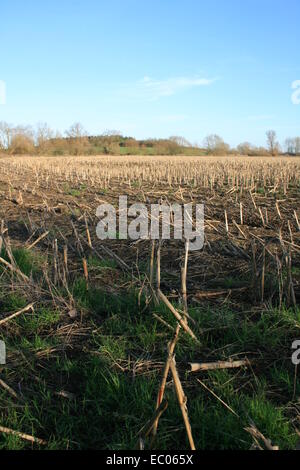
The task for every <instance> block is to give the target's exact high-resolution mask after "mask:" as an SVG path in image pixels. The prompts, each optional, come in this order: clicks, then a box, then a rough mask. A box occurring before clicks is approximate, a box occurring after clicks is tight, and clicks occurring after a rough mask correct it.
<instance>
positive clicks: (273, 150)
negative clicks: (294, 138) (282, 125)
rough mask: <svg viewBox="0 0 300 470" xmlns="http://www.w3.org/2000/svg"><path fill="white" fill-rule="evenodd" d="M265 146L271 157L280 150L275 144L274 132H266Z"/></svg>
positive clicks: (276, 143)
mask: <svg viewBox="0 0 300 470" xmlns="http://www.w3.org/2000/svg"><path fill="white" fill-rule="evenodd" d="M266 135H267V145H268V150H269V152H270V154H271V155H277V154H278V153H279V150H280V146H279V143H278V142H277V135H276V132H275V131H273V130H270V131H267V133H266Z"/></svg>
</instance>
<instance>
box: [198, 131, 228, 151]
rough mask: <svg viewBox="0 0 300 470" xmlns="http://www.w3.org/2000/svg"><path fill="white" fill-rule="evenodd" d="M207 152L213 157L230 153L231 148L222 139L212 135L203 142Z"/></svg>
mask: <svg viewBox="0 0 300 470" xmlns="http://www.w3.org/2000/svg"><path fill="white" fill-rule="evenodd" d="M203 145H204V147H205V148H206V150H207V152H208V153H209V154H212V155H222V154H224V155H225V154H227V153H228V152H229V151H230V146H229V145H228V144H226V143H225V142H224V140H223V139H222V137H220V136H218V135H216V134H211V135H208V136H207V137H206V138H205V139H204V142H203Z"/></svg>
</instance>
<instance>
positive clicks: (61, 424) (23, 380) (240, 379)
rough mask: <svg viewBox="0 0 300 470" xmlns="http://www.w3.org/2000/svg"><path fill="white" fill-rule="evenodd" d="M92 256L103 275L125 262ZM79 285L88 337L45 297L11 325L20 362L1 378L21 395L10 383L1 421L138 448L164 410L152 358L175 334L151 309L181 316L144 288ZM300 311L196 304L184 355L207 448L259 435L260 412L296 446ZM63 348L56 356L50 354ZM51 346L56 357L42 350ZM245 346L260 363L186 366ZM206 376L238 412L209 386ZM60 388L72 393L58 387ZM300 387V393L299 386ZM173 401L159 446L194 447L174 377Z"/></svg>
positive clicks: (10, 304)
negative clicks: (148, 297)
mask: <svg viewBox="0 0 300 470" xmlns="http://www.w3.org/2000/svg"><path fill="white" fill-rule="evenodd" d="M89 263H90V265H91V266H94V267H95V268H97V269H99V270H100V271H101V270H106V269H115V266H112V265H111V263H110V262H106V261H103V262H102V261H100V262H99V261H98V260H95V259H93V258H90V260H89ZM71 290H72V294H73V296H74V299H75V302H76V306H77V308H79V309H82V310H83V311H84V312H85V317H84V318H85V319H84V323H83V324H82V325H80V324H78V325H77V328H79V330H78V331H80V328H84V327H87V326H88V327H89V328H90V331H89V333H88V334H87V335H86V336H82V337H80V336H76V335H75V336H72V334H71V333H70V336H68V335H67V334H66V335H58V334H57V332H58V330H59V328H60V326H61V325H63V324H65V325H67V324H68V320H67V318H66V313H64V312H61V311H60V310H59V309H53V308H49V307H48V306H46V305H43V304H42V303H41V305H37V307H36V309H35V311H34V312H33V313H28V314H24V315H23V316H21V317H18V318H17V319H16V320H15V321H12V323H11V324H10V330H9V331H8V332H6V333H5V332H4V331H3V332H2V333H1V335H0V337H1V339H5V341H6V343H7V350H8V357H9V358H10V357H11V358H12V359H11V360H13V361H17V362H16V365H15V366H14V367H13V368H4V369H3V371H2V373H1V377H2V379H3V380H4V381H6V383H8V384H9V385H10V386H11V387H13V388H14V389H15V390H16V391H17V393H18V395H19V397H20V398H19V400H15V399H13V398H12V397H11V396H10V395H9V394H8V393H7V391H6V390H4V389H2V388H1V389H0V410H1V412H0V413H1V424H2V425H3V426H7V427H10V428H12V429H16V430H19V431H22V432H26V433H28V434H33V435H35V436H38V437H40V438H43V439H46V440H47V442H48V444H47V448H49V449H66V448H68V449H87V448H96V449H114V450H117V449H133V448H134V447H135V445H136V442H137V435H138V431H139V430H140V429H141V428H142V426H143V425H144V424H145V423H146V422H147V420H148V419H150V417H151V416H152V413H153V411H154V408H155V402H156V394H157V390H158V386H159V381H160V376H161V372H160V370H159V369H158V368H157V367H154V366H153V364H155V363H157V362H161V361H163V360H164V359H165V358H166V346H167V342H168V341H169V340H170V338H171V336H172V334H171V333H170V331H169V330H168V329H167V328H166V327H164V326H163V325H161V324H160V323H159V322H158V321H156V320H155V319H154V318H153V316H152V311H155V312H156V313H157V314H158V315H160V316H161V317H163V318H164V319H165V320H166V321H167V322H168V323H169V324H170V325H171V326H173V327H174V326H175V325H176V322H175V319H174V317H173V315H172V314H171V313H170V312H169V311H168V310H167V309H166V307H165V306H164V305H157V306H155V307H153V306H152V307H151V308H150V307H149V306H148V307H147V306H146V304H145V299H144V298H143V296H142V297H141V299H140V301H139V300H138V295H137V294H138V293H137V292H136V291H135V290H130V291H126V292H120V293H119V294H118V295H114V294H112V293H110V292H104V291H103V290H101V288H99V287H97V285H94V286H93V285H90V286H87V285H86V283H85V281H83V280H82V279H77V280H75V281H74V283H73V286H72V287H71ZM1 297H2V300H0V301H1V303H2V305H5V311H13V310H14V309H18V308H20V307H22V306H24V305H25V304H26V303H27V302H28V299H26V298H24V296H22V294H21V293H20V294H18V292H14V293H12V294H10V295H8V296H7V295H6V296H5V295H4V292H3V293H2V296H1ZM299 314H300V312H299V311H297V312H293V311H292V310H288V309H284V310H283V311H281V312H279V311H277V310H270V311H265V312H261V313H260V314H255V315H254V314H251V315H245V314H243V313H241V312H239V311H234V310H233V309H231V308H229V307H225V306H223V307H222V308H215V307H209V306H208V305H207V306H206V305H203V306H201V307H196V308H191V309H190V315H191V316H192V317H193V318H194V320H195V321H196V325H192V324H191V327H192V328H193V330H194V331H195V332H196V334H197V335H198V336H199V338H200V345H199V344H196V343H195V342H194V341H193V340H192V339H191V338H190V337H189V336H188V335H186V334H185V333H182V334H181V338H180V341H179V342H178V345H177V348H176V361H177V364H178V367H179V371H180V375H181V379H182V381H183V387H184V390H185V393H186V395H187V397H188V409H189V416H190V420H191V425H192V429H193V435H194V439H195V443H196V447H197V448H199V449H249V448H250V446H251V443H252V438H251V436H250V435H249V434H248V433H247V432H246V431H245V430H244V428H245V427H246V426H247V425H249V422H250V420H252V421H254V423H255V424H256V426H257V427H258V429H259V430H260V431H261V432H262V433H264V434H265V435H266V436H267V437H268V438H270V439H272V441H273V442H274V443H275V444H277V445H279V446H280V448H281V449H292V448H295V444H296V440H297V436H296V435H295V432H294V429H293V427H292V425H291V421H290V415H289V413H290V412H289V408H288V404H289V402H290V401H291V400H292V396H293V391H294V375H293V374H294V371H293V368H292V366H291V364H290V362H289V358H288V357H287V358H286V357H284V356H283V355H282V351H287V350H288V348H290V345H291V337H292V335H293V334H294V324H295V320H296V319H298V318H299ZM70 327H72V324H70ZM74 328H75V327H74ZM70 331H72V329H71V330H70ZM74 331H76V328H75V330H74ZM201 332H202V333H201ZM53 348H55V351H54V352H47V351H49V349H50V350H51V349H53ZM43 351H45V352H47V353H45V354H42V355H40V354H41V353H42V352H43ZM211 351H215V352H214V354H213V355H211ZM246 351H247V352H248V353H249V351H250V355H251V351H253V353H256V355H254V358H255V359H256V360H257V364H254V365H253V371H252V370H249V369H240V370H225V371H215V372H208V373H201V374H194V375H193V374H190V373H188V372H186V371H185V369H186V368H185V367H184V363H186V362H187V361H192V360H194V361H195V360H197V361H198V360H203V359H204V358H205V360H206V361H209V360H221V359H226V358H228V357H229V356H230V355H234V354H241V353H243V352H246ZM258 351H260V354H258V355H257V352H258ZM18 361H19V362H18ZM274 361H275V362H274ZM151 364H152V366H151ZM197 377H198V378H200V380H202V381H203V382H204V383H205V384H206V385H207V386H208V387H209V389H210V390H212V391H213V392H214V393H215V394H217V396H218V397H220V399H222V400H223V401H224V402H225V403H226V404H227V405H228V406H230V407H231V408H232V409H233V410H234V411H235V413H237V415H238V417H237V416H235V415H234V414H233V413H231V412H230V411H229V410H228V408H226V407H225V406H224V405H223V404H222V403H220V401H218V400H217V399H216V398H215V397H214V396H213V395H212V394H211V393H209V392H208V391H207V390H206V389H205V388H203V387H202V386H201V384H200V383H199V382H197V380H196V379H197ZM62 390H63V391H64V392H68V393H69V394H72V395H68V396H69V398H65V397H63V396H60V395H58V392H60V391H62ZM296 392H297V394H298V396H299V393H300V390H299V385H297V388H296ZM166 397H167V399H168V403H169V405H168V409H167V410H166V412H165V413H164V415H163V416H162V418H161V420H160V425H159V432H158V437H157V441H156V444H155V447H156V448H158V449H162V450H164V449H165V450H167V449H174V450H176V449H178V448H179V447H180V448H188V442H187V438H186V433H185V429H184V425H183V421H182V416H181V412H180V408H179V406H178V403H177V399H176V395H175V393H174V389H173V387H172V386H171V382H169V383H168V385H167V388H166ZM30 447H31V444H29V443H28V442H26V441H23V440H20V439H19V438H17V437H14V436H9V435H6V434H3V433H2V434H1V433H0V449H28V448H30ZM34 447H38V446H36V445H35V446H34Z"/></svg>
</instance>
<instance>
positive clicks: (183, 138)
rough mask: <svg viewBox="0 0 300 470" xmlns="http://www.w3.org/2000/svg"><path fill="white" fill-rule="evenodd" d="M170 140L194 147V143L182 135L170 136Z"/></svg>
mask: <svg viewBox="0 0 300 470" xmlns="http://www.w3.org/2000/svg"><path fill="white" fill-rule="evenodd" d="M169 140H170V141H171V142H175V144H177V145H180V147H192V144H191V143H190V142H189V141H188V140H187V139H186V138H185V137H181V136H180V135H172V136H171V137H169Z"/></svg>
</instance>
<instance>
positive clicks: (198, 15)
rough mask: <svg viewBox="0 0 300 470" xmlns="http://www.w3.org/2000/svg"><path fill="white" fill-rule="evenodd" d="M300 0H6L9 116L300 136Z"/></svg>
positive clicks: (2, 24)
mask: <svg viewBox="0 0 300 470" xmlns="http://www.w3.org/2000/svg"><path fill="white" fill-rule="evenodd" d="M299 18H300V2H299V0H210V1H209V2H208V1H204V0H105V1H104V0H98V1H96V0H74V1H71V0H51V1H50V0H44V1H43V2H41V1H40V0H27V1H26V2H25V1H23V0H22V1H21V0H10V1H8V0H7V1H5V0H4V1H2V2H1V4H0V44H1V61H0V80H2V81H4V82H5V83H6V91H7V96H6V104H5V105H1V106H0V121H1V120H5V121H8V122H12V123H14V124H18V123H19V124H25V123H26V124H32V125H34V124H35V123H37V122H38V121H47V122H48V123H49V125H50V126H51V127H53V128H54V129H59V130H60V131H64V130H65V129H66V128H68V127H69V126H70V124H72V123H73V122H74V121H80V122H82V124H83V125H84V127H85V128H86V129H87V130H88V131H89V132H90V133H101V132H103V131H104V130H105V129H117V130H120V131H122V132H123V133H124V134H125V135H133V136H135V137H138V138H147V137H168V136H170V135H183V136H185V137H186V138H187V139H189V140H190V141H192V142H193V143H194V142H199V143H201V142H202V141H203V139H204V137H205V136H206V135H207V134H210V133H217V134H220V135H221V136H222V137H223V138H224V139H225V140H226V141H227V142H229V143H230V144H232V145H236V144H238V143H239V142H242V141H245V140H250V141H251V142H253V143H255V144H257V145H261V144H264V143H265V132H266V130H267V129H270V128H271V129H275V130H276V131H277V133H278V137H279V139H280V140H281V141H282V140H284V139H285V138H286V137H289V136H295V135H300V106H296V105H295V104H293V103H292V100H291V96H292V92H293V90H292V83H293V82H294V81H296V80H300V28H299Z"/></svg>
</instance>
